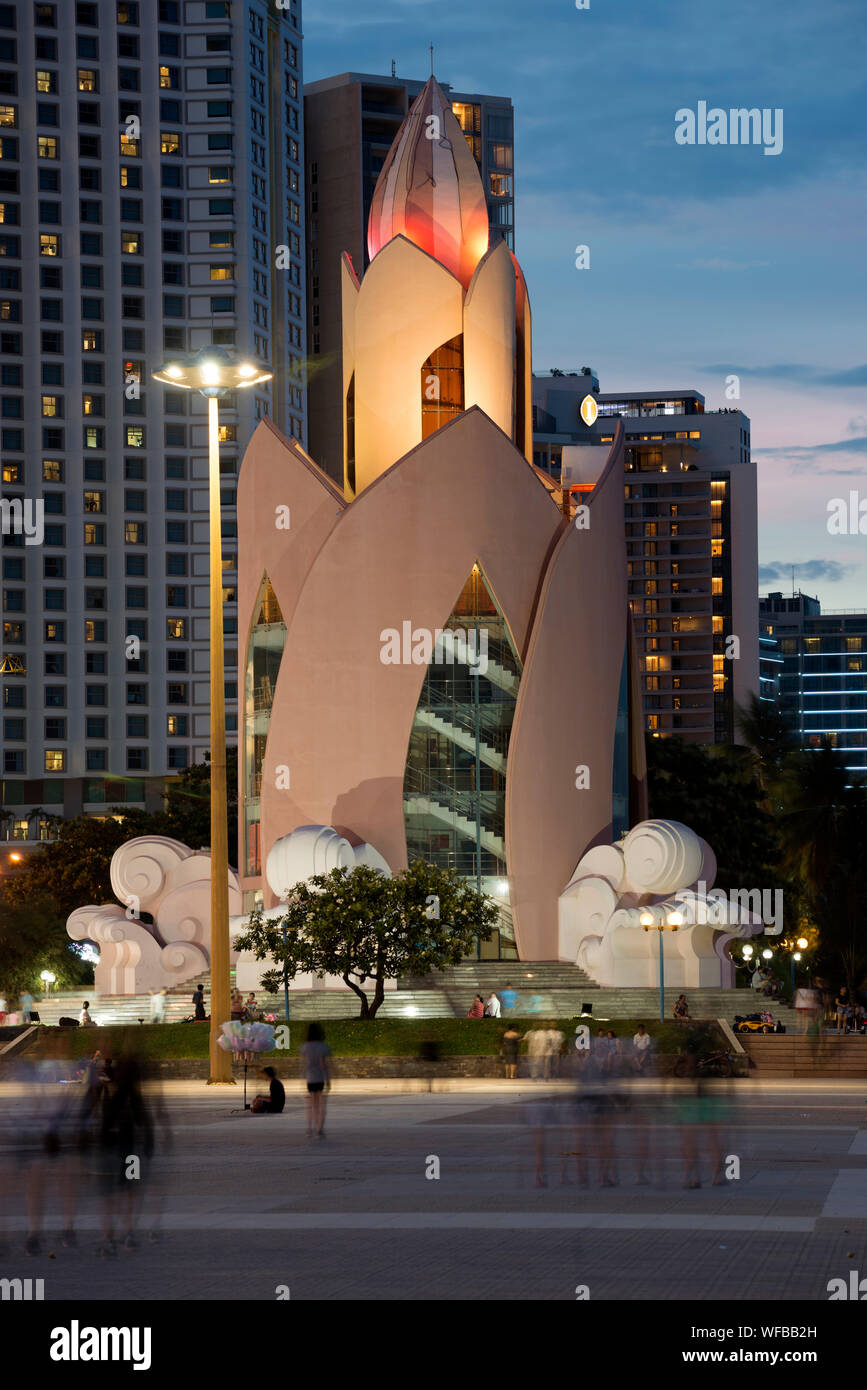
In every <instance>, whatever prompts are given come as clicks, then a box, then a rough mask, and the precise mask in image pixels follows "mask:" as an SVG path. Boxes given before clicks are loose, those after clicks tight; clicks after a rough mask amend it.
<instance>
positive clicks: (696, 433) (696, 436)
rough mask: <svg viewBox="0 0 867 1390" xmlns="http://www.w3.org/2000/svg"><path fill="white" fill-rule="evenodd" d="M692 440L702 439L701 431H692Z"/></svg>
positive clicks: (690, 435)
mask: <svg viewBox="0 0 867 1390" xmlns="http://www.w3.org/2000/svg"><path fill="white" fill-rule="evenodd" d="M689 437H690V439H701V430H690V432H689Z"/></svg>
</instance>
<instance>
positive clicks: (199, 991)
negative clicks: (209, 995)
mask: <svg viewBox="0 0 867 1390" xmlns="http://www.w3.org/2000/svg"><path fill="white" fill-rule="evenodd" d="M193 1008H194V1009H195V1011H196V1013H195V1020H196V1023H205V1022H206V1021H207V1018H208V1015H207V1014H206V1013H205V990H204V986H203V985H201V984H199V985H196V989H195V993H194V994H193Z"/></svg>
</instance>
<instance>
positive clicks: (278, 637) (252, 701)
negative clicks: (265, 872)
mask: <svg viewBox="0 0 867 1390" xmlns="http://www.w3.org/2000/svg"><path fill="white" fill-rule="evenodd" d="M254 615H255V616H254V618H253V623H252V625H251V627H250V642H249V646H248V648H247V668H246V676H245V682H244V738H243V742H242V744H241V750H240V751H241V758H242V760H243V765H242V771H241V786H242V787H243V794H244V854H243V861H244V872H245V873H246V874H258V873H261V872H262V852H261V842H260V826H261V804H262V803H261V796H262V768H263V766H264V764H265V747H266V744H267V742H268V727H269V725H270V723H271V706H272V704H273V702H274V691H275V689H276V686H277V676H278V673H279V671H280V663H281V661H282V659H283V648H284V647H285V645H286V624H285V622H284V621H283V614H282V613H281V611H280V605H279V603H278V602H277V595H276V594H275V593H274V590H273V588H272V587H271V581H270V579H269V578H268V576H267V574H265V575H263V576H262V584H261V587H260V589H259V594H258V597H257V599H256V606H255V609H254Z"/></svg>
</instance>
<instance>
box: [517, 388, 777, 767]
mask: <svg viewBox="0 0 867 1390" xmlns="http://www.w3.org/2000/svg"><path fill="white" fill-rule="evenodd" d="M588 395H589V396H592V397H593V400H594V401H595V403H596V410H597V412H598V416H597V418H596V419H595V421H594V422H593V423H592V424H589V425H588V424H585V422H584V420H583V419H582V415H581V402H582V401H583V400H584V398H585V397H586V396H588ZM533 402H534V434H533V441H534V461H535V463H536V465H537V467H539V468H541V469H542V470H543V471H544V472H546V473H548V474H550V475H551V476H552V477H554V478H556V479H557V481H558V482H562V484H563V485H564V486H565V487H566V488H569V489H571V490H572V491H573V493H574V492H576V491H577V492H580V491H581V490H582V477H581V473H582V466H581V456H582V449H587V448H593V449H598V448H599V447H600V446H602V447H606V448H607V447H608V446H609V445H610V444H611V441H612V440H613V438H614V426H615V425H616V421H617V418H618V417H619V418H621V419H622V420H623V426H624V430H625V433H626V440H625V444H626V451H625V470H626V471H625V478H624V484H625V487H624V493H625V524H626V551H627V566H628V589H629V594H630V606H631V608H632V612H633V616H634V618H635V620H636V626H637V629H638V635H639V637H640V643H641V650H642V672H643V686H644V705H645V712H646V719H647V728H648V730H649V731H650V732H651V733H653V734H655V735H658V736H659V737H660V738H665V737H669V736H671V735H678V736H680V737H682V738H685V739H687V740H689V741H691V742H697V743H727V742H732V741H735V740H736V721H735V705H736V704H744V703H745V702H746V700H747V697H748V695H749V694H750V693H751V692H756V693H758V691H759V630H758V614H757V611H756V597H755V596H756V594H757V592H758V538H757V505H756V470H755V465H754V464H753V463H751V462H750V422H749V420H748V419H747V417H746V416H745V415H744V414H742V412H741V411H739V410H717V411H708V410H706V409H705V401H704V397H703V396H702V395H700V394H699V392H697V391H676V392H648V391H641V392H617V393H614V394H605V393H601V392H600V391H599V383H598V380H597V378H596V377H595V375H594V374H593V372H592V371H591V370H590V368H584V370H583V372H580V373H578V372H574V373H559V372H558V373H556V374H553V375H551V376H547V377H546V376H536V377H535V378H534V383H533ZM588 413H589V414H590V415H592V411H589V412H588ZM588 476H594V477H595V476H596V473H593V474H592V475H588ZM732 638H736V639H737V640H736V641H732V640H731V639H732Z"/></svg>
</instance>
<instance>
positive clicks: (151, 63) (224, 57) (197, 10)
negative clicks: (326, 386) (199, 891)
mask: <svg viewBox="0 0 867 1390" xmlns="http://www.w3.org/2000/svg"><path fill="white" fill-rule="evenodd" d="M301 83H302V65H301V13H300V4H299V3H298V0H292V4H291V8H289V7H288V6H287V7H286V8H284V9H277V8H276V7H275V6H273V5H271V4H268V3H266V0H233V3H226V2H225V0H219V2H218V3H211V2H210V0H90V3H84V4H82V3H74V0H57V3H54V4H33V3H29V0H19V2H18V3H17V4H0V357H2V364H0V451H2V477H3V495H4V498H6V499H14V498H21V499H25V498H26V499H32V500H34V501H35V500H41V501H42V502H43V503H44V509H45V511H44V522H45V531H44V541H43V544H40V545H36V544H33V545H31V544H29V543H28V541H27V537H25V536H22V535H16V534H6V535H4V536H3V538H2V541H3V544H2V563H3V615H2V617H3V650H2V654H0V656H2V689H3V711H2V714H3V727H2V735H3V742H2V749H3V804H4V806H5V807H7V808H9V809H11V810H12V812H13V816H14V826H15V833H16V834H19V835H21V834H22V832H23V830H24V829H26V828H27V826H28V823H29V821H30V817H29V812H30V811H32V810H33V809H34V808H36V807H43V808H46V809H49V810H51V811H52V812H54V813H56V814H60V815H64V816H70V815H74V814H76V813H78V812H80V811H82V810H84V811H86V812H90V813H93V814H96V815H101V814H105V813H106V811H107V808H108V807H109V806H110V805H112V804H122V803H126V804H130V803H137V804H142V803H144V804H151V805H152V804H155V802H156V800H157V799H158V795H159V791H160V788H161V786H162V783H163V779H164V778H165V777H166V776H167V775H170V774H172V773H174V772H176V770H178V769H181V768H183V767H185V766H187V765H188V764H190V763H192V762H194V761H200V760H201V759H202V757H203V756H204V752H205V750H206V749H207V746H208V736H209V713H208V704H209V696H208V665H209V651H208V552H207V540H208V519H207V509H208V494H207V466H208V465H207V425H206V409H207V407H206V402H205V401H204V400H203V399H202V398H201V397H200V396H199V395H198V394H197V393H196V394H193V393H190V392H185V391H174V390H170V389H167V388H165V387H163V386H162V385H158V384H157V383H155V382H153V381H152V380H151V373H152V371H153V370H155V369H156V368H157V367H158V366H159V365H160V364H161V363H162V362H163V360H164V359H165V357H167V356H170V355H171V354H172V353H176V352H195V351H196V350H197V349H198V348H200V347H202V346H203V345H205V344H207V343H209V342H215V343H219V344H223V345H225V346H227V347H230V348H234V349H237V350H238V351H239V352H241V353H244V354H252V355H254V356H255V357H256V358H257V359H260V360H262V361H263V362H267V363H270V364H272V366H273V370H274V378H273V381H272V382H271V383H269V384H268V385H266V386H263V387H260V388H256V390H255V392H253V391H250V392H242V393H239V395H238V397H237V398H235V397H231V396H230V397H227V398H226V399H225V400H224V401H223V402H222V405H221V415H220V421H221V424H220V431H221V446H222V447H221V465H220V466H221V472H222V474H223V475H224V487H223V489H222V502H223V509H224V510H223V535H224V541H225V549H224V553H223V560H222V563H223V572H224V586H225V587H224V604H225V628H226V695H227V700H228V727H229V728H230V729H236V728H237V670H236V668H237V649H236V643H237V607H236V583H237V573H236V571H237V553H236V552H237V540H236V536H237V527H236V520H235V511H234V507H235V474H236V471H237V468H238V464H239V459H240V457H241V455H242V452H243V449H244V447H245V445H246V443H247V440H248V438H249V436H250V434H251V432H252V430H253V429H254V427H255V425H256V422H257V420H259V419H260V418H261V417H262V416H264V415H271V416H273V418H274V419H275V421H276V423H277V424H278V425H279V426H280V428H281V429H282V430H283V431H284V432H285V433H287V434H290V435H295V436H296V437H297V438H299V439H301V440H305V439H306V428H305V413H304V402H303V395H302V392H303V385H304V355H305V323H306V318H305V309H304V293H305V286H304V275H303V269H302V267H303V254H304V208H303V200H302V193H301V180H302V167H303V166H302V142H303V105H302V99H301ZM277 248H283V250H282V252H281V256H280V260H281V262H282V265H281V266H280V268H278V264H277V261H276V256H275V250H276V249H277ZM131 638H135V639H137V642H131V641H130V639H131ZM37 819H38V818H37ZM30 828H31V829H34V826H33V825H31V827H30Z"/></svg>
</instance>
